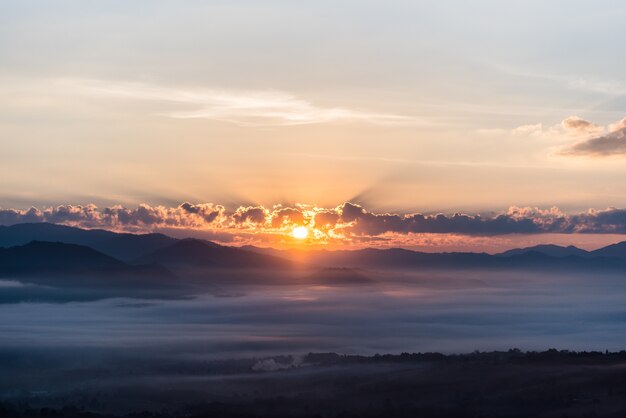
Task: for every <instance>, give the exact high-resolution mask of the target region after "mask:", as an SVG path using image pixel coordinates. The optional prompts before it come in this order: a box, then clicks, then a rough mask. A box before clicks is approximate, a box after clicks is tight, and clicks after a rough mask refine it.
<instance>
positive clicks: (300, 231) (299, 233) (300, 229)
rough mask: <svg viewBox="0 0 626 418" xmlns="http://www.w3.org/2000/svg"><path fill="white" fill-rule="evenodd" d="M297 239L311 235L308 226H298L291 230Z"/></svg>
mask: <svg viewBox="0 0 626 418" xmlns="http://www.w3.org/2000/svg"><path fill="white" fill-rule="evenodd" d="M291 234H292V235H293V237H294V238H295V239H305V238H306V237H307V236H308V235H309V230H308V229H307V228H306V226H297V227H295V228H294V229H293V231H292V232H291Z"/></svg>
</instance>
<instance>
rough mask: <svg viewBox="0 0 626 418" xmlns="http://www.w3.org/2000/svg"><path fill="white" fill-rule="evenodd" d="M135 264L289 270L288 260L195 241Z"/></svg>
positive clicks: (178, 243)
mask: <svg viewBox="0 0 626 418" xmlns="http://www.w3.org/2000/svg"><path fill="white" fill-rule="evenodd" d="M136 262H137V263H159V264H162V265H164V266H166V267H173V268H181V267H186V268H244V269H245V268H268V269H283V268H287V267H290V266H291V263H290V262H289V261H288V260H285V259H282V258H278V257H274V256H271V255H265V254H259V253H254V252H251V251H246V250H243V249H240V248H236V247H227V246H222V245H218V244H215V243H210V242H206V241H202V240H196V239H184V240H180V241H177V242H176V243H174V244H172V245H170V246H168V247H166V248H162V249H159V250H157V251H154V252H152V253H150V254H148V255H145V256H143V257H140V258H138V259H137V260H136Z"/></svg>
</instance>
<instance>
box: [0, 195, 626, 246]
mask: <svg viewBox="0 0 626 418" xmlns="http://www.w3.org/2000/svg"><path fill="white" fill-rule="evenodd" d="M24 222H51V223H58V224H64V225H70V226H78V227H83V228H104V229H111V230H117V231H128V232H152V231H164V230H167V231H181V232H180V233H178V234H175V235H180V234H184V233H185V232H184V231H187V233H189V232H194V231H196V232H198V233H202V234H205V235H206V234H210V235H211V236H212V237H216V239H218V240H219V241H223V242H244V241H245V240H246V239H252V237H256V239H257V240H259V239H260V240H261V241H263V240H265V241H270V242H271V241H272V239H277V238H276V237H279V238H280V237H281V236H282V237H288V236H290V234H291V231H292V229H293V228H294V227H295V226H299V225H304V226H307V227H308V228H309V229H310V230H311V231H312V232H313V234H312V235H313V236H314V237H315V238H316V239H317V240H319V241H320V242H326V241H333V242H335V241H337V242H343V241H352V242H360V243H368V242H376V241H377V240H383V241H388V240H389V235H396V236H406V235H411V234H442V235H445V234H448V235H449V234H452V235H461V236H467V237H469V236H473V237H493V236H502V235H507V234H573V233H581V234H625V233H626V209H619V208H607V209H601V210H597V209H590V210H588V211H587V212H583V213H575V214H568V213H565V212H563V211H561V210H559V209H558V208H548V209H541V208H536V207H516V206H513V207H510V208H509V209H507V210H506V211H502V212H499V213H494V214H491V215H488V216H486V215H483V216H481V215H478V214H464V213H454V214H422V213H410V214H400V213H375V212H371V211H368V210H367V209H366V208H364V207H362V206H360V205H358V204H355V203H350V202H346V203H343V204H341V205H338V206H336V207H334V208H317V207H313V206H306V205H295V206H294V207H282V206H280V205H278V206H275V207H274V208H273V209H267V208H265V207H263V206H242V207H238V208H236V209H234V210H227V209H226V208H225V207H224V206H222V205H218V204H214V203H200V204H192V203H189V202H185V203H182V204H181V205H179V206H176V207H169V208H168V207H164V206H150V205H147V204H141V205H139V206H138V207H136V208H126V207H123V206H119V205H117V206H111V207H107V208H102V209H100V208H98V207H96V206H95V205H85V206H81V205H62V206H58V207H55V208H43V209H38V208H29V209H24V210H20V209H0V224H2V225H13V224H17V223H24ZM342 240H343V241H342Z"/></svg>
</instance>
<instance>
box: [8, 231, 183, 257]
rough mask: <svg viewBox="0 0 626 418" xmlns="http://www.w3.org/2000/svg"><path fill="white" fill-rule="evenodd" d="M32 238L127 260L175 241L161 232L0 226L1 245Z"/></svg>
mask: <svg viewBox="0 0 626 418" xmlns="http://www.w3.org/2000/svg"><path fill="white" fill-rule="evenodd" d="M31 241H49V242H62V243H65V244H77V245H84V246H88V247H91V248H93V249H95V250H98V251H100V252H102V253H105V254H107V255H110V256H112V257H115V258H118V259H120V260H125V261H128V260H134V259H136V258H138V257H141V256H142V255H145V254H148V253H151V252H153V251H156V250H158V249H160V248H164V247H167V246H168V245H171V244H173V243H174V242H176V241H177V240H176V239H175V238H171V237H168V236H166V235H163V234H128V233H116V232H111V231H105V230H102V229H81V228H74V227H70V226H64V225H56V224H50V223H24V224H16V225H12V226H0V247H13V246H18V245H24V244H27V243H29V242H31Z"/></svg>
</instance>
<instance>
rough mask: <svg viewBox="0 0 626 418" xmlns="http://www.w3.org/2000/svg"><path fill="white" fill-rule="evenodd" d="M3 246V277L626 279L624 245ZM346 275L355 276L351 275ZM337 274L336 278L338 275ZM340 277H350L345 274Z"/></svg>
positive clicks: (22, 234) (43, 230)
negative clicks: (493, 249)
mask: <svg viewBox="0 0 626 418" xmlns="http://www.w3.org/2000/svg"><path fill="white" fill-rule="evenodd" d="M0 247H4V248H0V277H10V276H23V275H37V274H50V273H54V274H79V273H80V274H86V273H89V274H117V275H119V274H126V275H129V276H133V275H134V276H137V275H146V274H149V275H153V276H155V277H156V276H158V277H161V276H163V277H173V276H174V275H176V273H177V272H182V271H186V270H189V269H200V270H211V269H233V270H234V269H257V270H288V269H291V268H293V267H294V266H303V267H310V268H317V269H327V268H346V269H360V268H372V269H394V268H407V269H443V268H445V269H482V268H484V269H550V270H571V269H574V270H580V269H592V270H609V271H615V270H618V271H625V272H626V241H625V242H620V243H617V244H613V245H609V246H606V247H603V248H600V249H597V250H594V251H586V250H583V249H580V248H577V247H574V246H567V247H562V246H557V245H538V246H534V247H527V248H517V249H512V250H508V251H505V252H502V253H500V254H494V255H491V254H487V253H461V252H450V253H424V252H418V251H411V250H406V249H400V248H391V249H372V248H366V249H361V250H340V251H325V250H312V251H302V250H276V249H271V248H258V247H253V246H247V247H229V246H223V245H218V244H216V243H213V242H210V241H204V240H198V239H176V238H172V237H169V236H166V235H163V234H129V233H116V232H112V231H105V230H86V229H80V228H75V227H69V226H63V225H55V224H49V223H31V224H17V225H13V226H0ZM326 271H328V270H326ZM346 271H349V272H350V276H355V275H354V274H353V270H346ZM334 274H335V275H336V274H337V273H336V271H335V273H334ZM342 274H343V275H346V273H345V271H342ZM359 274H360V273H359ZM357 276H358V275H357ZM357 276H355V277H357ZM358 277H360V276H358Z"/></svg>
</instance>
